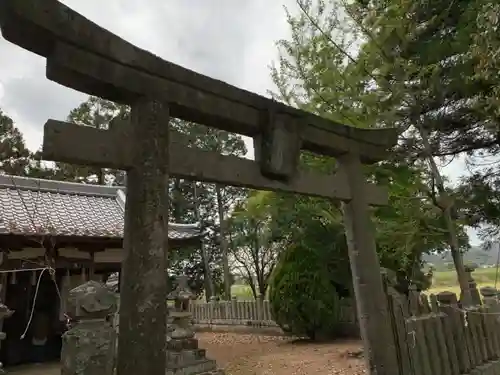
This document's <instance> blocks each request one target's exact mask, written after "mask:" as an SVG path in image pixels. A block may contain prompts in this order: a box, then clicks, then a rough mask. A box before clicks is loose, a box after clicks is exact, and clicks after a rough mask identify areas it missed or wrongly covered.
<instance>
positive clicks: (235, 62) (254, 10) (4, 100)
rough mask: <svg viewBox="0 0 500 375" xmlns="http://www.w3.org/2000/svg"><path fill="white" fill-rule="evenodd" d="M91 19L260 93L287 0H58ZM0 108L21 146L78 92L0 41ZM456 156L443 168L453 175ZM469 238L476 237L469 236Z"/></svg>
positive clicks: (36, 143) (35, 141)
mask: <svg viewBox="0 0 500 375" xmlns="http://www.w3.org/2000/svg"><path fill="white" fill-rule="evenodd" d="M62 2H63V3H65V4H67V5H69V6H70V7H72V8H73V9H74V10H76V11H78V12H80V13H81V14H83V15H84V16H86V17H87V18H89V19H91V20H92V21H94V22H96V23H98V24H100V25H101V26H103V27H105V28H107V29H109V30H110V31H112V32H113V33H115V34H118V35H119V36H121V37H123V38H125V39H127V40H129V41H130V42H132V43H134V44H135V45H137V46H139V47H141V48H144V49H147V50H149V51H151V52H153V53H155V54H157V55H159V56H161V57H163V58H164V59H166V60H169V61H172V62H174V63H177V64H180V65H183V66H185V67H187V68H189V69H192V70H195V71H197V72H199V73H203V74H206V75H209V76H211V77H214V78H217V79H220V80H223V81H226V82H228V83H231V84H233V85H236V86H239V87H242V88H245V89H247V90H250V91H254V92H257V93H260V94H265V93H266V90H268V89H272V87H273V85H272V82H271V79H270V76H269V64H270V63H271V62H272V61H273V60H275V59H276V57H277V53H276V47H275V42H276V40H278V39H281V38H287V37H288V35H289V31H288V25H287V23H286V18H285V12H284V10H283V6H284V5H287V6H289V7H291V8H292V9H294V2H295V1H294V0H272V1H270V0H251V1H248V0H189V1H185V0H184V1H183V0H120V1H118V0H105V1H104V0H85V1H82V0H78V1H77V0H65V1H62ZM0 56H2V58H0V108H2V110H4V111H5V112H6V113H7V114H8V115H9V116H10V117H12V118H13V120H14V121H15V123H16V125H17V126H18V127H19V129H20V130H21V131H22V133H23V134H24V137H25V139H26V142H27V144H28V147H29V148H31V149H32V150H36V149H38V148H39V147H40V145H41V142H42V127H43V124H44V123H45V121H46V120H47V119H49V118H53V119H61V120H62V119H64V118H65V117H66V116H67V115H68V113H69V111H70V110H71V109H72V108H74V107H76V106H78V104H80V103H81V102H82V101H84V100H85V99H86V95H83V94H81V93H78V92H76V91H73V90H71V89H68V88H65V87H63V86H59V85H58V84H56V83H53V82H51V81H49V80H47V79H46V78H45V59H43V58H41V57H39V56H37V55H35V54H33V53H30V52H27V51H25V50H23V49H21V48H19V47H17V46H15V45H12V44H10V43H8V42H6V41H5V40H0ZM463 170H464V169H463V163H460V162H457V163H453V164H452V165H450V166H448V167H447V168H446V174H447V175H448V176H450V177H451V178H452V179H456V178H457V177H458V176H460V175H461V174H462V173H463ZM473 242H477V239H475V238H474V240H473Z"/></svg>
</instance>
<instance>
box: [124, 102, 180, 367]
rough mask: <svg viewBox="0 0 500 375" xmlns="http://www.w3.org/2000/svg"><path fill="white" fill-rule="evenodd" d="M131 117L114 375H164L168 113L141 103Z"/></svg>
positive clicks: (155, 105) (164, 107)
mask: <svg viewBox="0 0 500 375" xmlns="http://www.w3.org/2000/svg"><path fill="white" fill-rule="evenodd" d="M131 117H132V118H131V124H130V125H131V126H130V127H129V128H130V131H131V137H132V138H133V139H135V144H134V147H133V148H132V149H131V150H130V152H131V153H132V160H133V163H132V164H133V167H132V168H131V169H129V170H128V171H127V204H126V208H125V238H124V240H123V244H124V250H125V259H124V261H123V263H122V279H121V285H120V323H119V324H120V334H119V338H118V340H119V343H118V359H117V374H118V375H132V374H134V375H135V374H141V375H142V374H144V375H146V374H147V375H164V374H165V368H166V357H165V346H166V336H167V304H166V303H165V296H166V295H167V294H168V284H167V278H168V275H167V257H168V256H169V248H168V206H169V204H168V199H169V197H168V192H167V189H166V186H168V180H169V169H168V166H169V151H168V147H169V134H170V132H169V127H168V123H169V120H170V116H169V108H168V105H166V104H165V103H162V102H157V101H151V100H149V99H147V98H143V99H141V100H140V101H138V102H136V103H135V104H134V105H133V106H132V110H131Z"/></svg>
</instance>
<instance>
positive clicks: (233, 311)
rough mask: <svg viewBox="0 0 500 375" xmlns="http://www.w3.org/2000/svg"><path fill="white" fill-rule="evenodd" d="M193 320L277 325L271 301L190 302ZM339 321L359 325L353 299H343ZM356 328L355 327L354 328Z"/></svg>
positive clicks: (200, 323) (217, 323)
mask: <svg viewBox="0 0 500 375" xmlns="http://www.w3.org/2000/svg"><path fill="white" fill-rule="evenodd" d="M190 311H191V313H192V314H193V321H194V323H195V324H199V325H214V326H217V325H225V326H247V327H277V325H276V323H275V322H274V321H273V320H272V317H271V307H270V303H269V301H263V300H256V301H255V300H254V301H238V300H236V299H233V300H231V301H212V302H208V303H207V302H200V301H195V302H192V303H191V304H190ZM339 315H340V318H339V322H340V324H344V325H346V326H352V327H356V326H357V319H356V312H355V309H354V307H353V304H352V301H351V300H349V299H343V300H342V303H341V305H340V307H339ZM354 329H355V328H354Z"/></svg>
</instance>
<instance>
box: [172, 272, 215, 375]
mask: <svg viewBox="0 0 500 375" xmlns="http://www.w3.org/2000/svg"><path fill="white" fill-rule="evenodd" d="M195 298H196V297H195V295H194V294H193V293H192V292H191V290H190V289H189V287H188V279H187V277H186V276H179V277H178V278H177V286H176V288H175V289H174V290H173V291H172V292H171V293H170V294H169V295H168V297H167V300H169V301H174V307H173V308H170V309H169V317H168V329H167V331H168V333H167V372H166V374H167V375H173V374H178V373H182V374H183V375H195V374H203V375H209V374H213V375H219V374H223V371H222V370H218V369H217V364H216V362H215V361H214V360H211V359H208V358H207V357H206V353H205V350H204V349H200V348H198V340H197V339H196V338H195V334H194V329H193V324H192V314H191V312H189V303H190V301H191V300H193V299H195Z"/></svg>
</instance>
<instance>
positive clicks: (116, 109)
mask: <svg viewBox="0 0 500 375" xmlns="http://www.w3.org/2000/svg"><path fill="white" fill-rule="evenodd" d="M129 113H130V108H129V107H127V106H125V105H121V104H117V103H114V102H111V101H109V100H104V99H101V98H98V97H95V96H90V97H89V98H88V99H87V100H86V101H84V102H83V103H81V104H80V105H79V106H78V107H76V108H74V109H72V110H71V112H70V113H69V115H68V118H67V121H69V122H72V123H75V124H78V125H86V126H92V127H95V128H98V129H108V128H109V124H110V123H111V120H113V119H114V118H125V117H126V116H128V114H129ZM53 178H57V179H62V180H65V181H75V182H83V183H87V184H99V185H104V184H113V185H123V184H124V183H125V173H124V172H123V171H118V170H112V169H109V168H103V169H101V168H95V167H87V166H81V165H71V164H67V163H56V168H55V174H54V176H53Z"/></svg>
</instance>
